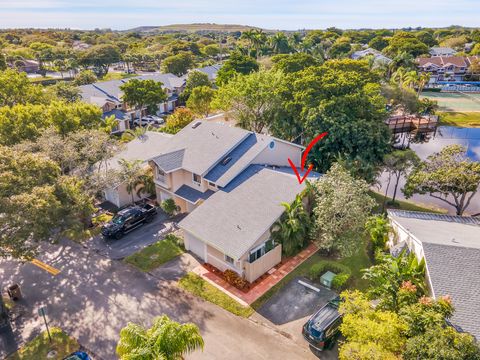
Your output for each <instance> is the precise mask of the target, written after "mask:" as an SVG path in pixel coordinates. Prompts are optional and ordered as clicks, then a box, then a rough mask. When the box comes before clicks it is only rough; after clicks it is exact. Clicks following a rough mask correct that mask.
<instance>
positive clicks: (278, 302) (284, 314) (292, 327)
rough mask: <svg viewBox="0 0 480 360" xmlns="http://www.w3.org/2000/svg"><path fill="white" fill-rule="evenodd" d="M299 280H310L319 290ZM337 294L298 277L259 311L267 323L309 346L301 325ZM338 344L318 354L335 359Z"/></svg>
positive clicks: (321, 357)
mask: <svg viewBox="0 0 480 360" xmlns="http://www.w3.org/2000/svg"><path fill="white" fill-rule="evenodd" d="M299 281H301V282H303V283H306V284H309V285H311V286H313V287H314V288H317V289H319V290H320V291H318V292H317V291H315V290H313V289H311V288H309V287H307V286H305V285H302V284H301V283H300V282H299ZM336 296H337V294H336V293H335V292H334V291H332V290H329V289H327V288H326V287H323V286H321V285H319V284H315V283H312V282H311V281H310V280H308V279H306V278H304V277H297V278H295V279H293V280H292V281H290V282H289V283H288V284H287V285H285V286H284V287H283V288H282V289H281V290H280V291H279V292H278V293H276V294H275V295H273V296H272V297H271V298H270V299H269V300H268V301H267V302H266V303H265V304H263V305H262V307H260V309H259V310H258V313H259V314H260V315H261V316H262V317H263V319H262V320H264V321H265V320H266V321H267V323H270V325H272V326H274V327H275V328H276V329H278V330H279V331H281V332H282V333H283V334H285V335H286V336H287V337H290V338H292V339H293V340H294V341H295V342H297V343H298V344H302V345H304V346H307V342H306V341H305V340H304V339H303V336H302V326H303V324H305V322H306V321H307V320H308V318H309V317H310V316H311V315H313V314H314V313H315V312H316V311H317V310H319V309H320V308H321V307H322V306H324V305H325V304H326V303H327V302H328V301H330V300H331V299H333V298H335V297H336ZM337 348H338V347H337V345H336V346H335V347H334V348H333V349H332V350H329V351H323V352H321V354H320V355H319V354H316V355H317V356H318V357H319V358H320V359H336V358H337V353H338V350H337Z"/></svg>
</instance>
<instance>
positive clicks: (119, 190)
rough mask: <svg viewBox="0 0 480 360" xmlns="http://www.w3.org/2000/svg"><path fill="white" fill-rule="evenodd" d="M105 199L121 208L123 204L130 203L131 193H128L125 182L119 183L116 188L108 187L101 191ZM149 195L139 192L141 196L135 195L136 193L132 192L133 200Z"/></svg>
mask: <svg viewBox="0 0 480 360" xmlns="http://www.w3.org/2000/svg"><path fill="white" fill-rule="evenodd" d="M103 194H104V197H105V200H108V201H110V202H111V203H112V204H114V205H115V206H117V207H119V208H121V207H123V206H125V205H128V204H131V202H132V195H131V194H129V193H128V191H127V186H126V185H125V184H120V185H119V186H117V187H116V188H109V189H107V190H105V191H104V192H103ZM148 196H150V194H141V196H140V197H139V196H137V193H136V192H134V193H133V198H134V201H139V200H142V199H144V198H146V197H148Z"/></svg>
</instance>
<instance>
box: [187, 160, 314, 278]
mask: <svg viewBox="0 0 480 360" xmlns="http://www.w3.org/2000/svg"><path fill="white" fill-rule="evenodd" d="M309 178H310V180H312V179H316V178H318V174H309ZM304 187H305V183H302V184H299V183H298V181H297V178H296V176H295V174H294V173H293V171H292V169H291V168H287V167H274V166H262V165H250V166H249V167H248V168H247V169H246V170H244V171H243V172H242V173H241V174H240V175H238V176H237V177H235V179H234V180H233V181H231V182H230V183H229V184H228V185H227V186H226V187H224V188H222V189H220V190H219V191H217V192H215V193H214V194H212V195H211V196H210V197H209V198H208V200H207V201H205V203H203V204H202V205H201V206H198V207H197V208H196V209H195V210H194V211H193V212H192V213H191V214H189V215H188V216H187V217H186V218H185V219H183V220H182V221H181V222H180V223H179V227H180V228H181V229H183V231H184V237H185V247H186V248H187V249H188V250H190V251H191V252H193V253H195V254H196V255H197V256H198V257H199V258H200V259H202V260H203V261H204V262H206V263H209V264H211V265H213V266H215V267H217V268H218V269H220V270H222V271H225V270H227V269H230V270H233V271H235V272H237V273H238V274H239V275H240V276H243V277H244V278H245V279H246V280H247V281H249V282H253V281H254V280H256V279H257V278H258V277H260V276H261V275H263V274H264V273H265V272H267V271H268V270H270V269H271V268H272V267H274V266H275V265H277V264H278V263H279V262H280V261H281V259H282V247H281V245H280V244H274V243H273V240H272V239H271V238H270V230H271V228H272V226H273V224H274V223H275V222H276V221H277V220H278V219H279V218H280V217H281V215H282V214H283V212H284V211H285V208H284V207H283V206H282V205H281V203H282V202H287V203H291V202H293V200H294V199H295V197H296V196H297V194H299V193H301V192H302V190H303V189H304Z"/></svg>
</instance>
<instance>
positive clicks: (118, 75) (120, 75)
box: [100, 72, 138, 81]
mask: <svg viewBox="0 0 480 360" xmlns="http://www.w3.org/2000/svg"><path fill="white" fill-rule="evenodd" d="M135 76H138V75H137V74H127V73H119V72H109V73H108V74H107V75H105V76H104V77H103V78H102V79H101V80H100V81H109V80H121V79H128V78H131V77H135Z"/></svg>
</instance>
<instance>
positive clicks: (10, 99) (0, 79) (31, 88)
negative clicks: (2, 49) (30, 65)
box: [0, 69, 47, 107]
mask: <svg viewBox="0 0 480 360" xmlns="http://www.w3.org/2000/svg"><path fill="white" fill-rule="evenodd" d="M42 90H43V89H42V87H41V86H37V85H32V83H31V82H30V81H29V80H28V77H27V74H26V73H23V72H22V73H20V72H18V71H17V70H13V69H7V70H5V71H0V107H2V106H14V105H18V104H27V103H35V104H39V103H45V102H46V100H47V99H46V98H45V96H44V93H43V91H42Z"/></svg>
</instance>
